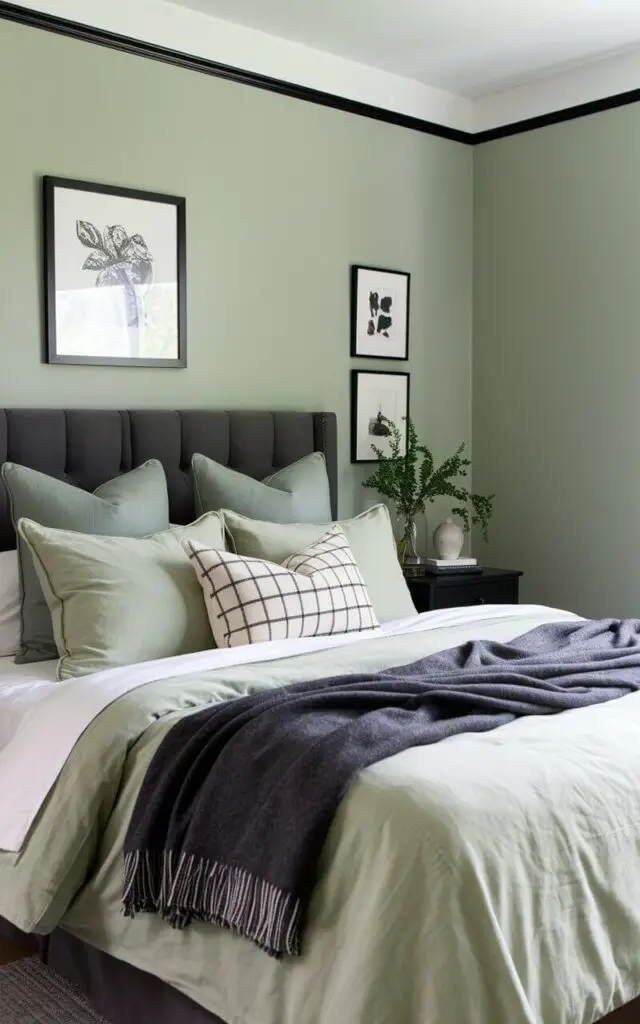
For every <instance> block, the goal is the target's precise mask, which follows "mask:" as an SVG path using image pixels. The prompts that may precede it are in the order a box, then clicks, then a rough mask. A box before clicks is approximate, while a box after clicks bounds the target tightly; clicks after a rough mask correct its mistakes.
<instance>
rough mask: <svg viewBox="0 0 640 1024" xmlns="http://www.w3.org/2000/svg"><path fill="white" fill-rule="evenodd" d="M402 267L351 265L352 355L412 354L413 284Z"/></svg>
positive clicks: (392, 356) (391, 356)
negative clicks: (395, 268)
mask: <svg viewBox="0 0 640 1024" xmlns="http://www.w3.org/2000/svg"><path fill="white" fill-rule="evenodd" d="M410 281H411V275H410V274H407V273H405V272H404V271H401V270H380V269H377V268H376V267H360V266H353V267H351V355H352V356H368V357H370V358H373V359H408V357H409V286H410Z"/></svg>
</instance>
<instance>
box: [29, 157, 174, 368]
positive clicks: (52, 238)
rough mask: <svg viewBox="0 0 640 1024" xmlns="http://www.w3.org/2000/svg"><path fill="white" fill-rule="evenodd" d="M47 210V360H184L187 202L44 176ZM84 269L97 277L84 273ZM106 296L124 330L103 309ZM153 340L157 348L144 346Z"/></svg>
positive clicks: (163, 363)
mask: <svg viewBox="0 0 640 1024" xmlns="http://www.w3.org/2000/svg"><path fill="white" fill-rule="evenodd" d="M105 197H106V198H105ZM85 207H86V208H87V209H88V210H89V216H88V217H87V218H84V217H80V216H75V224H73V226H72V221H73V220H74V211H77V212H78V213H80V212H81V211H82V210H83V209H84V208H85ZM63 209H64V212H63ZM43 214H44V215H43V233H44V246H43V248H44V300H45V352H44V358H45V361H46V362H48V363H63V364H74V365H92V366H131V367H134V366H147V367H167V368H184V367H186V365H187V271H186V200H185V199H184V198H183V197H179V196H172V195H166V194H163V193H158V192H147V191H143V190H141V189H133V188H123V187H120V186H115V185H103V184H98V183H96V182H88V181H79V180H75V179H72V178H59V177H54V176H51V175H45V176H44V177H43ZM99 215H101V216H102V219H101V220H100V221H98V223H97V224H96V223H94V220H96V221H97V220H98V216H99ZM126 223H128V224H129V230H127V228H125V227H124V226H123V225H124V224H126ZM141 224H142V226H143V230H140V226H141ZM129 231H130V234H129ZM83 259H84V262H83ZM86 272H88V273H93V274H95V278H94V280H93V282H91V281H87V283H86V284H85V283H84V281H81V278H82V275H83V274H84V273H86ZM100 277H102V282H101V281H100ZM61 278H64V287H62V283H63V282H62V280H61ZM158 278H161V279H160V280H158ZM92 284H95V285H97V286H99V287H104V288H105V291H104V293H103V294H101V293H100V292H99V291H97V292H94V291H93V288H92V287H91V285H92ZM107 288H110V289H111V290H110V291H107V290H106V289H107ZM96 298H98V301H97V302H95V301H94V300H96ZM103 299H104V306H105V307H108V310H109V313H110V314H114V313H115V314H116V318H117V319H118V320H119V322H118V324H117V330H112V329H111V327H110V317H105V316H104V315H101V310H100V302H101V301H102V300H103ZM74 303H75V305H74ZM92 304H93V305H95V310H94V312H93V315H92V312H91V310H90V306H91V305H92ZM150 306H151V307H152V316H149V307H150ZM141 318H142V320H143V322H142V324H141ZM110 338H111V340H112V342H113V344H110ZM141 343H142V352H141V351H140V348H139V347H138V349H137V351H136V346H140V345H141ZM85 344H86V350H84V351H83V347H84V346H85ZM124 347H127V348H128V349H129V351H122V349H123V348H124ZM154 348H156V349H157V351H158V355H149V354H147V353H148V352H149V351H153V349H154Z"/></svg>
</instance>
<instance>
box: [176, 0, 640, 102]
mask: <svg viewBox="0 0 640 1024" xmlns="http://www.w3.org/2000/svg"><path fill="white" fill-rule="evenodd" d="M172 2H173V3H174V4H178V5H180V6H182V7H188V8H191V9H192V10H197V11H200V12H203V13H205V14H209V15H212V16H214V17H216V18H221V19H224V20H226V21H229V22H233V23H235V24H238V25H243V26H246V27H249V28H253V29H258V30H260V31H262V32H266V33H269V34H271V35H274V36H278V37H280V38H282V39H287V40H291V41H294V42H298V43H303V44H305V45H306V46H310V47H313V48H315V49H318V50H324V51H326V52H328V53H332V54H335V55H337V56H340V57H345V58H347V59H349V60H354V61H358V62H360V63H362V64H366V65H369V66H370V67H372V68H379V69H381V70H385V71H390V72H393V73H395V74H397V75H401V76H402V77H404V78H408V79H413V80H414V81H418V82H421V83H423V84H425V85H430V86H434V87H437V88H439V89H443V90H446V91H447V92H451V93H454V94H457V95H458V96H464V97H468V98H477V97H481V96H485V95H487V94H490V93H494V92H497V91H499V90H503V89H505V88H511V87H513V86H514V85H519V84H521V83H525V82H530V81H532V80H534V79H536V78H540V77H544V76H548V75H550V74H555V73H557V72H559V71H567V70H569V69H573V68H575V67H577V66H580V65H583V64H585V63H588V62H591V61H593V60H597V59H599V58H602V57H610V56H611V55H614V54H620V53H625V52H628V51H630V50H635V49H638V50H640V0H172Z"/></svg>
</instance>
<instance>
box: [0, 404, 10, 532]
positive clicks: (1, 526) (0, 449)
mask: <svg viewBox="0 0 640 1024" xmlns="http://www.w3.org/2000/svg"><path fill="white" fill-rule="evenodd" d="M7 450H8V434H7V414H6V412H5V410H4V409H0V465H1V464H2V463H3V462H6V461H7V459H8V454H7ZM11 547H13V527H12V526H11V517H10V515H9V495H8V494H7V489H6V487H5V486H4V484H3V482H2V478H0V551H5V550H6V549H7V548H11Z"/></svg>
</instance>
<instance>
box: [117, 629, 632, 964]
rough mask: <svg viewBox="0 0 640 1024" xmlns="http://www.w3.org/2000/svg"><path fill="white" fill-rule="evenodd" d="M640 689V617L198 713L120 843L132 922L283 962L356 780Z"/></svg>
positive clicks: (534, 635) (175, 731) (160, 757)
mask: <svg viewBox="0 0 640 1024" xmlns="http://www.w3.org/2000/svg"><path fill="white" fill-rule="evenodd" d="M639 687H640V620H624V621H620V620H612V619H608V620H603V621H587V622H584V621H572V622H564V623H554V624H551V625H545V626H540V627H538V628H537V629H534V630H532V631H531V632H529V633H526V634H525V635H524V636H521V637H519V638H518V639H517V640H514V641H512V642H511V643H506V644H500V643H493V642H470V643H466V644H464V645H463V646H461V647H456V648H454V649H453V650H449V651H444V652H442V653H439V654H433V655H430V656H429V657H426V658H423V659H421V660H419V661H416V662H413V664H410V665H403V666H400V667H397V668H390V669H386V670H385V671H383V672H379V673H377V674H375V675H350V676H347V677H344V678H334V679H324V680H321V681H314V682H306V683H298V684H295V685H290V686H287V687H283V688H282V689H280V688H279V689H276V690H268V691H267V692H261V693H259V694H256V695H254V696H249V697H240V698H238V699H237V700H231V701H226V702H225V703H222V704H218V705H216V706H214V707H211V708H207V709H206V710H205V711H201V712H197V713H195V714H192V715H189V716H187V717H186V718H183V719H182V720H181V721H179V722H178V723H177V724H176V725H175V726H173V728H172V729H171V730H170V731H169V732H168V733H167V735H166V737H165V738H164V740H163V742H162V743H161V745H160V747H159V748H158V750H157V752H156V754H155V756H154V758H153V760H152V762H151V764H150V766H149V769H148V771H147V775H146V778H145V780H144V783H143V785H142V789H141V791H140V794H139V796H138V799H137V803H136V806H135V809H134V812H133V815H132V818H131V822H130V825H129V829H128V833H127V836H126V840H125V886H124V908H125V913H126V914H128V915H130V916H133V915H134V914H135V912H137V911H151V912H159V913H160V914H161V915H162V916H163V917H164V918H165V919H166V920H167V921H168V922H169V923H170V924H171V925H173V926H174V927H184V926H185V925H187V924H189V922H190V921H191V920H200V921H214V922H217V923H218V924H221V925H224V926H226V927H228V928H231V929H233V930H234V931H237V932H239V933H240V934H241V935H244V936H246V937H248V938H249V939H252V940H253V941H254V942H255V943H257V944H258V945H259V946H260V947H261V948H262V949H264V950H266V952H268V953H270V954H272V955H273V956H276V957H279V956H282V955H283V954H285V953H287V954H298V953H299V952H300V933H301V930H302V926H303V923H304V912H305V909H306V906H307V903H308V900H309V896H310V893H311V890H312V886H313V882H314V876H315V872H316V867H317V864H318V858H319V856H320V853H321V850H322V846H323V844H324V841H325V838H326V835H327V832H328V830H329V828H330V826H331V823H332V821H333V818H334V815H335V812H336V809H337V807H338V804H339V802H340V800H341V799H342V797H343V796H344V793H345V791H346V789H347V787H348V785H349V783H350V782H351V780H352V779H353V778H354V776H355V775H356V774H357V773H358V772H360V771H362V769H364V768H366V767H367V766H368V765H371V764H373V763H374V762H376V761H381V760H382V759H383V758H386V757H390V756H391V755H392V754H397V753H399V752H400V751H402V750H406V749H407V748H408V747H413V746H418V745H421V744H427V743H435V742H436V741H438V740H442V739H445V738H446V737H448V736H454V735H456V734H457V733H462V732H483V731H485V730H488V729H495V728H497V727H498V726H501V725H505V724H506V723H508V722H511V721H512V720H513V719H514V718H517V717H519V716H522V715H549V714H555V713H557V712H560V711H568V710H571V709H574V708H581V707H585V706H587V705H590V704H597V703H600V702H603V701H609V700H612V699H614V698H616V697H620V696H622V695H624V694H627V693H629V692H630V691H632V690H636V689H638V688H639Z"/></svg>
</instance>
